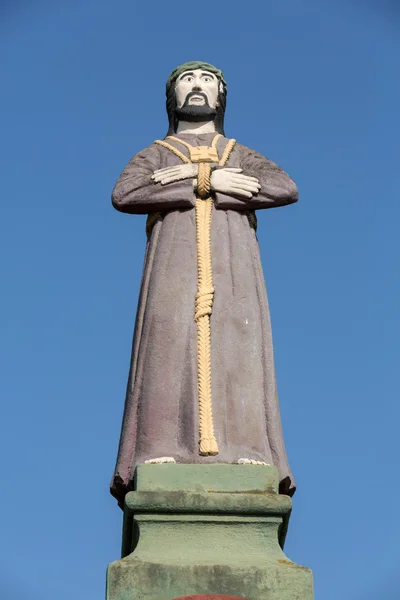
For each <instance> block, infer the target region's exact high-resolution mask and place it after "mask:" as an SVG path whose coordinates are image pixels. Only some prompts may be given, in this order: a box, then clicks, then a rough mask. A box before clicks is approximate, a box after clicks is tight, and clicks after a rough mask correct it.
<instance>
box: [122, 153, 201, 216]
mask: <svg viewBox="0 0 400 600" xmlns="http://www.w3.org/2000/svg"><path fill="white" fill-rule="evenodd" d="M159 168H161V156H160V151H159V149H158V148H157V146H156V145H155V144H153V145H152V146H149V147H148V148H146V149H145V150H142V151H141V152H138V154H135V156H134V157H133V158H132V160H131V161H130V162H129V164H128V165H127V166H126V167H125V169H124V170H123V171H122V173H121V175H120V177H119V179H118V181H117V183H116V184H115V187H114V189H113V191H112V204H113V206H114V208H116V209H117V210H119V211H120V212H124V213H131V214H148V213H152V212H163V211H169V210H174V209H179V208H193V206H194V204H195V199H194V193H193V180H192V179H185V180H183V181H178V182H175V183H170V184H167V185H161V183H154V182H153V181H152V179H151V176H152V175H153V173H154V171H155V170H157V169H159Z"/></svg>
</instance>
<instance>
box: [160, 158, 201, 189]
mask: <svg viewBox="0 0 400 600" xmlns="http://www.w3.org/2000/svg"><path fill="white" fill-rule="evenodd" d="M198 170H199V165H198V164H193V163H190V164H189V163H188V164H184V165H176V166H174V167H166V168H165V169H158V170H157V171H154V173H153V175H152V176H151V179H152V180H153V181H154V183H161V185H166V184H167V183H174V182H175V181H181V180H182V179H191V178H194V177H197V173H198Z"/></svg>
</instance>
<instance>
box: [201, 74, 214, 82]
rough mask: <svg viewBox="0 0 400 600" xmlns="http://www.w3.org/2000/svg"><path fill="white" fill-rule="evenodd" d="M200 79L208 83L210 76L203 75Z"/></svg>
mask: <svg viewBox="0 0 400 600" xmlns="http://www.w3.org/2000/svg"><path fill="white" fill-rule="evenodd" d="M202 80H203V81H205V82H206V83H210V81H212V78H211V77H210V76H209V75H203V77H202Z"/></svg>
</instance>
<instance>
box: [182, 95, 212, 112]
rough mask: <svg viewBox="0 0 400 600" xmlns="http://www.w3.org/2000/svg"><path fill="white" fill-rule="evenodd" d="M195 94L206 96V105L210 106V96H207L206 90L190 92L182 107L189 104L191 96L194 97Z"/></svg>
mask: <svg viewBox="0 0 400 600" xmlns="http://www.w3.org/2000/svg"><path fill="white" fill-rule="evenodd" d="M193 96H201V97H202V98H204V101H205V103H206V106H209V104H208V98H207V96H206V94H205V93H204V92H189V93H188V95H187V96H186V98H185V102H184V104H183V106H182V108H183V107H184V106H187V105H188V102H189V100H190V98H192V97H193Z"/></svg>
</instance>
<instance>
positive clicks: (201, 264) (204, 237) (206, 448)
mask: <svg viewBox="0 0 400 600" xmlns="http://www.w3.org/2000/svg"><path fill="white" fill-rule="evenodd" d="M219 137H220V134H217V135H216V136H215V137H214V139H213V141H212V148H214V150H215V149H216V144H217V141H218V139H219ZM169 139H173V140H174V141H177V142H180V143H182V144H183V145H184V146H186V147H187V148H189V150H191V149H192V146H190V145H189V144H187V143H186V142H184V141H183V140H180V139H178V138H174V137H173V136H169ZM155 143H156V144H160V145H161V146H164V147H165V148H168V150H171V152H173V153H174V154H175V155H176V156H178V157H179V158H180V159H181V160H182V161H183V162H185V163H190V162H191V161H190V159H188V158H187V156H185V155H184V154H183V153H182V152H180V151H179V150H178V149H177V148H175V147H174V146H172V145H170V144H168V143H167V142H164V141H161V140H156V142H155ZM235 143H236V141H235V140H230V141H229V142H228V144H227V145H226V148H225V150H224V152H223V154H222V157H221V160H220V161H219V165H220V166H221V167H223V166H225V164H226V163H227V161H228V159H229V156H230V154H231V152H232V150H233V148H234V146H235ZM210 192H211V165H210V163H207V162H199V170H198V175H197V197H196V247H197V294H196V300H195V315H194V320H195V321H196V325H197V386H198V397H199V435H200V447H199V453H200V454H201V455H203V456H215V455H216V454H218V445H217V440H216V439H215V433H214V423H213V412H212V395H211V327H210V316H211V313H212V307H213V300H214V286H213V277H212V262H211V215H212V207H213V200H212V198H211V197H210Z"/></svg>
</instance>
